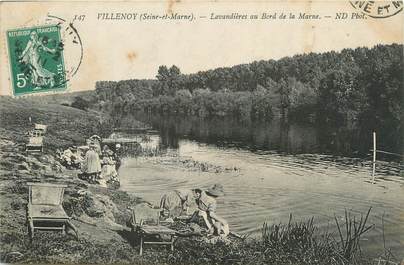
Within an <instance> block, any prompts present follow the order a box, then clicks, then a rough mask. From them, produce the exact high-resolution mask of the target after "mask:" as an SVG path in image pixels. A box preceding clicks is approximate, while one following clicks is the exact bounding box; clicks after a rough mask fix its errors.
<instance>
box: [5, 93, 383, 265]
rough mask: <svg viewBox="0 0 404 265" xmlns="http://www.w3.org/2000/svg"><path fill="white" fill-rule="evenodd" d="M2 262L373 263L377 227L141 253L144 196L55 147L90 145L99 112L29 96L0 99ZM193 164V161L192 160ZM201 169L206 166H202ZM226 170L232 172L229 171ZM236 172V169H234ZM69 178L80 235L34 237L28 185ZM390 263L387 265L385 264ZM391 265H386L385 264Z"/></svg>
mask: <svg viewBox="0 0 404 265" xmlns="http://www.w3.org/2000/svg"><path fill="white" fill-rule="evenodd" d="M29 117H31V120H32V122H38V123H39V122H42V123H45V124H48V125H49V130H48V133H47V135H46V137H45V151H44V154H39V155H27V154H25V152H24V142H26V140H27V136H26V135H25V133H26V132H27V131H28V130H30V129H32V124H30V123H29ZM0 122H1V123H0V124H1V131H0V135H1V138H0V157H1V159H0V161H1V163H0V179H1V182H0V183H1V184H0V196H1V202H0V208H1V211H0V235H1V238H0V261H1V262H18V263H127V264H129V263H130V264H372V263H371V261H370V260H368V259H367V258H366V257H362V256H361V255H360V248H359V241H360V236H361V235H362V234H363V233H365V232H366V231H367V230H368V229H370V226H369V225H367V224H366V220H367V218H366V215H364V216H363V218H362V219H360V218H359V220H358V219H356V221H355V222H353V217H350V216H349V215H348V214H347V215H346V218H345V220H344V221H343V222H342V223H338V222H337V223H336V224H335V227H334V229H333V230H334V231H333V232H334V233H333V234H332V233H331V232H330V233H326V234H324V233H320V232H319V230H318V229H317V227H316V226H315V225H314V223H313V220H308V221H303V222H294V221H293V220H292V219H291V221H290V222H289V223H288V224H280V225H266V224H264V225H263V229H262V237H261V238H258V239H252V238H247V239H245V240H240V239H234V240H229V241H221V240H219V241H217V242H216V243H212V242H208V241H206V240H202V239H201V238H200V237H193V238H186V237H184V238H182V237H181V238H179V239H178V240H177V242H176V249H175V251H174V252H170V251H168V250H167V249H166V248H164V247H147V249H146V251H145V252H144V255H143V256H142V257H140V256H139V254H138V239H137V238H136V237H135V236H134V235H133V234H131V233H129V228H128V227H127V226H126V221H127V220H128V219H129V217H130V211H129V209H128V208H130V207H133V206H134V205H136V204H138V203H142V199H141V198H137V197H135V196H132V195H129V194H127V193H125V192H122V191H114V190H107V189H105V188H100V187H99V186H97V185H91V184H88V183H87V182H84V181H82V180H80V179H78V178H77V171H74V170H67V169H65V168H64V167H63V166H61V165H60V163H59V162H58V161H57V160H56V159H55V157H54V155H53V153H54V150H55V149H56V148H62V147H66V146H70V145H73V144H74V145H79V144H82V143H84V141H85V139H86V138H87V137H88V136H90V135H92V134H94V133H97V134H100V133H99V132H100V130H103V125H102V120H101V117H100V115H98V114H97V113H95V112H85V111H81V110H77V109H73V108H70V107H65V106H60V105H56V104H46V103H36V104H32V102H30V101H29V100H25V99H23V100H12V99H9V98H1V99H0ZM180 162H181V164H184V167H191V166H192V168H195V167H197V168H204V169H205V170H211V171H212V172H216V171H218V170H219V171H220V169H218V168H213V167H211V166H210V165H202V164H196V165H195V163H194V162H192V161H188V160H184V161H180ZM191 164H192V165H191ZM201 170H202V169H201ZM223 170H226V169H223ZM232 170H234V169H232ZM28 181H39V182H55V183H66V184H67V185H68V188H67V189H66V192H65V196H64V202H63V207H64V209H65V210H66V212H67V213H68V214H69V215H70V216H72V218H73V221H72V222H73V224H74V225H75V226H76V227H77V228H78V231H79V239H78V240H77V239H76V238H75V237H74V235H73V233H70V232H68V235H67V236H62V235H61V234H60V233H45V232H43V233H41V232H38V233H36V235H35V239H34V240H33V241H32V242H31V241H30V240H29V236H28V231H27V225H26V204H27V200H28V189H27V186H26V182H28ZM380 264H383V263H380ZM385 264H387V263H385Z"/></svg>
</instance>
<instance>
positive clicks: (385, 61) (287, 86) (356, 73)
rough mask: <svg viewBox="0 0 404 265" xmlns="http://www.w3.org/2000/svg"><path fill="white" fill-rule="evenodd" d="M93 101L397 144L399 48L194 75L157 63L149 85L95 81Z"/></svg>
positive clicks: (114, 107) (113, 107) (117, 108)
mask: <svg viewBox="0 0 404 265" xmlns="http://www.w3.org/2000/svg"><path fill="white" fill-rule="evenodd" d="M96 102H98V103H97V105H98V107H99V108H101V109H104V110H107V111H110V112H113V113H120V114H126V113H131V112H133V111H139V110H141V111H148V112H159V113H163V114H174V115H197V116H200V117H209V116H234V117H237V118H240V119H258V120H268V119H272V118H273V117H274V116H275V117H276V116H279V117H283V118H284V119H298V120H306V121H311V122H320V123H324V124H329V123H331V124H335V125H338V126H348V127H352V126H362V127H364V128H366V129H370V130H371V129H372V128H378V129H380V128H386V130H387V129H389V130H391V131H392V132H391V133H394V134H395V136H396V139H397V138H401V137H400V136H399V135H400V133H401V135H403V134H402V133H403V128H402V120H403V112H402V109H403V108H402V104H403V45H398V44H392V45H377V46H375V47H373V48H365V47H362V48H356V49H344V50H342V51H341V52H334V51H331V52H326V53H321V54H316V53H310V54H305V55H296V56H293V57H285V58H282V59H280V60H277V61H275V60H267V61H255V62H252V63H250V64H242V65H237V66H234V67H226V68H217V69H214V70H209V71H201V72H198V73H194V74H181V71H180V69H179V68H178V67H177V66H175V65H174V66H171V67H167V66H160V67H159V69H158V72H157V75H156V79H155V80H123V81H119V82H111V81H99V82H97V83H96ZM371 127H372V128H371Z"/></svg>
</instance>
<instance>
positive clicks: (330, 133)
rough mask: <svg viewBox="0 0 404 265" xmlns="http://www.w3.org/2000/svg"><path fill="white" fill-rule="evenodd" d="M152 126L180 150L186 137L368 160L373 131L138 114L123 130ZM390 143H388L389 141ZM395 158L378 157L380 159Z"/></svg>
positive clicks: (168, 144) (167, 143)
mask: <svg viewBox="0 0 404 265" xmlns="http://www.w3.org/2000/svg"><path fill="white" fill-rule="evenodd" d="M135 119H137V120H140V121H143V122H146V123H148V124H150V125H151V126H152V127H153V128H154V129H157V130H158V131H159V132H160V136H161V139H162V144H163V145H164V146H166V147H168V148H178V141H179V139H183V138H187V139H190V140H197V141H199V142H204V143H209V144H215V145H217V146H222V147H233V146H236V147H240V148H243V149H248V150H251V151H255V150H269V151H276V152H280V153H286V154H302V153H318V154H333V155H342V156H347V157H366V156H367V155H368V154H369V150H370V148H371V146H372V132H371V131H369V130H366V131H365V130H361V129H348V128H342V127H335V126H334V127H333V126H324V125H321V126H320V125H313V124H307V123H299V122H289V123H286V122H284V121H282V120H279V119H275V120H273V121H271V122H253V121H244V122H242V121H239V120H236V119H232V118H213V119H200V118H197V117H189V116H188V117H173V116H161V115H147V114H145V113H136V114H135V115H134V117H131V118H128V119H124V120H125V124H120V126H123V127H129V128H130V127H131V124H130V123H131V120H132V121H133V122H134V124H136V120H135ZM386 141H387V140H386ZM386 144H389V143H388V142H385V139H383V138H381V139H379V140H378V146H380V147H383V150H390V151H391V150H395V149H397V146H386ZM395 158H396V157H391V156H387V157H386V156H383V155H379V159H387V160H392V159H395Z"/></svg>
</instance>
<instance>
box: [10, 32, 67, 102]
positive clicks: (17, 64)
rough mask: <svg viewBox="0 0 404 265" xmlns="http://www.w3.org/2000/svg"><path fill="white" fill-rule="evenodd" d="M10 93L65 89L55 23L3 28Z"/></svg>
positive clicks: (61, 47)
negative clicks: (8, 68)
mask: <svg viewBox="0 0 404 265" xmlns="http://www.w3.org/2000/svg"><path fill="white" fill-rule="evenodd" d="M7 42H8V51H9V58H10V70H11V82H12V87H13V93H14V96H19V95H24V94H31V93H38V92H49V91H56V90H64V89H66V81H67V80H66V72H65V65H64V60H63V43H62V41H61V37H60V27H59V26H58V25H46V26H38V27H32V28H23V29H15V30H8V31H7Z"/></svg>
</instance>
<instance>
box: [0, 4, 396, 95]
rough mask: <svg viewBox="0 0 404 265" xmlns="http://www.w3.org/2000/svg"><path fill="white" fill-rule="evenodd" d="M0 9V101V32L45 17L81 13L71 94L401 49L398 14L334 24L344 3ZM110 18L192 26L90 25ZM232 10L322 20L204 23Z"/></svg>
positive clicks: (7, 89)
mask: <svg viewBox="0 0 404 265" xmlns="http://www.w3.org/2000/svg"><path fill="white" fill-rule="evenodd" d="M0 8H1V22H0V23H1V24H0V25H1V28H0V30H1V38H0V41H1V55H0V56H1V57H0V59H1V72H0V74H1V75H0V77H1V88H0V94H2V95H7V94H11V83H10V80H9V76H10V69H9V59H8V53H7V49H6V43H5V41H6V30H9V29H15V28H21V27H29V26H34V25H43V24H44V23H45V20H46V16H47V14H51V15H55V16H58V17H61V18H64V19H65V20H67V21H70V20H72V19H73V17H74V16H75V15H85V18H84V21H83V22H79V21H75V22H74V26H75V27H76V28H77V31H78V33H79V35H80V37H81V40H82V43H83V59H82V63H81V66H80V68H79V70H78V72H77V74H76V75H75V76H74V77H73V78H72V80H71V81H70V83H69V89H70V91H79V90H88V89H94V85H95V82H96V81H97V80H122V79H143V78H154V77H155V75H156V73H157V69H158V66H159V65H168V66H171V65H173V64H175V65H177V66H178V67H179V68H180V69H181V71H182V72H183V73H194V72H197V71H200V70H208V69H213V68H217V67H223V66H233V65H236V64H242V63H249V62H252V61H255V60H268V59H279V58H282V57H284V56H292V55H295V54H302V53H308V52H324V51H330V50H337V51H339V50H341V49H343V48H356V47H359V46H367V47H372V46H374V45H376V44H379V43H382V44H390V43H403V25H404V19H403V18H404V16H403V12H401V13H400V14H398V15H395V16H393V17H390V18H384V19H383V18H382V19H374V18H370V17H369V18H367V19H357V20H352V19H347V20H336V19H335V16H336V13H337V12H347V13H348V15H349V16H351V15H352V12H355V11H356V10H355V9H354V8H353V7H352V6H351V5H350V4H349V3H348V1H312V3H309V2H304V1H282V2H276V1H271V2H200V1H199V2H187V1H185V2H184V1H181V2H175V3H173V2H149V3H145V2H114V3H107V2H97V3H88V2H75V3H71V2H70V3H68V2H58V3H50V2H46V3H16V2H14V3H1V4H0ZM111 12H114V13H116V12H119V13H138V15H139V14H141V13H150V14H160V15H164V14H166V13H169V14H171V13H179V14H191V13H193V15H194V16H195V17H196V19H195V20H194V21H192V22H189V21H161V20H157V21H155V20H154V21H151V20H150V21H139V20H138V19H136V20H99V19H97V17H99V14H100V13H111ZM233 12H234V13H239V14H240V15H242V14H248V15H250V14H258V15H259V17H260V18H261V15H262V13H263V12H266V13H268V14H273V13H274V12H276V13H277V16H278V17H279V15H280V13H282V12H283V13H285V14H287V15H289V13H290V12H292V13H294V14H296V15H297V16H298V15H299V13H300V12H302V13H306V14H318V15H320V17H321V19H318V20H297V19H295V20H289V19H286V20H280V19H277V20H262V19H258V20H213V19H210V17H211V16H212V13H213V14H214V15H223V14H231V13H233ZM359 13H360V12H359ZM100 16H102V15H100ZM200 16H206V18H200ZM326 16H331V18H326ZM67 49H68V47H67V46H66V52H65V61H66V64H73V65H74V64H75V63H76V61H77V60H78V58H77V51H76V50H75V51H72V50H70V51H68V50H67ZM69 53H70V54H69ZM67 67H69V66H67Z"/></svg>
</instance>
